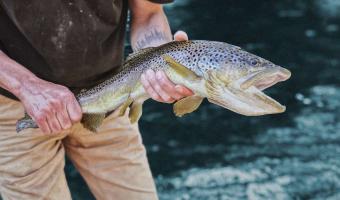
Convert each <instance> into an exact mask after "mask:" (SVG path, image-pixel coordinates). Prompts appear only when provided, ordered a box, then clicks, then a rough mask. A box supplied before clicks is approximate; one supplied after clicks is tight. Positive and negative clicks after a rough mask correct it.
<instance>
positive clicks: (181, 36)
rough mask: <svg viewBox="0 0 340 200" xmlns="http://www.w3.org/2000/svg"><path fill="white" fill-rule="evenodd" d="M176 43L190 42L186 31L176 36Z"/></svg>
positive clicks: (178, 32)
mask: <svg viewBox="0 0 340 200" xmlns="http://www.w3.org/2000/svg"><path fill="white" fill-rule="evenodd" d="M174 40H175V41H186V40H189V38H188V35H187V33H186V32H184V31H177V32H176V33H175V35H174Z"/></svg>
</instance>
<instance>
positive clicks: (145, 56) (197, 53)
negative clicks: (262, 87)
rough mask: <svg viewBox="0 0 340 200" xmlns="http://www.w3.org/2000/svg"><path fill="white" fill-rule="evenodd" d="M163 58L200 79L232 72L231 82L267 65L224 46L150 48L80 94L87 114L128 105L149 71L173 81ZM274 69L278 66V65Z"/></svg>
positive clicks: (175, 44) (205, 43)
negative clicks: (210, 73) (211, 73)
mask: <svg viewBox="0 0 340 200" xmlns="http://www.w3.org/2000/svg"><path fill="white" fill-rule="evenodd" d="M163 55H168V56H170V57H172V58H173V59H174V60H176V61H177V62H179V63H181V64H182V65H184V66H186V67H187V68H188V69H190V70H191V71H193V72H195V73H196V74H197V75H198V76H201V77H206V78H208V74H207V72H208V71H209V70H218V69H220V68H222V67H226V68H227V69H223V70H229V71H230V73H228V74H227V75H228V79H229V80H230V81H232V80H233V79H236V78H238V77H239V73H242V71H248V70H249V68H251V69H252V68H254V66H250V67H249V63H250V62H252V60H259V61H258V62H260V60H261V61H265V60H264V59H262V58H260V57H258V56H255V55H252V54H249V53H248V52H245V51H243V50H241V48H239V47H237V46H234V45H231V44H228V43H223V42H214V41H205V40H194V41H182V42H170V43H167V44H165V45H162V46H159V47H155V48H148V49H146V50H144V51H142V52H140V53H139V54H138V55H136V56H132V58H130V59H128V60H127V61H126V62H125V64H124V66H123V70H122V71H121V72H120V73H118V74H117V75H115V76H113V77H112V78H111V79H108V80H107V81H105V82H103V83H102V84H99V85H98V86H96V87H94V88H92V89H90V90H88V91H85V92H83V93H81V94H79V95H78V100H79V102H80V104H81V105H82V108H83V110H84V112H88V113H103V112H108V111H110V110H114V109H116V108H117V107H119V105H120V104H121V103H123V102H124V101H126V99H127V98H128V97H129V94H130V93H132V92H133V90H136V89H140V90H141V88H139V85H140V76H141V74H142V73H143V72H145V71H146V70H147V69H153V70H156V71H157V70H164V71H166V72H168V73H167V75H168V76H169V77H170V78H171V77H173V76H172V74H171V72H170V71H169V70H168V68H169V65H168V64H167V63H166V61H165V60H164V59H162V56H163ZM252 57H253V58H252ZM268 63H270V62H268ZM272 65H273V66H274V64H272ZM228 68H229V69H228ZM251 69H250V70H251ZM172 81H173V82H175V83H182V82H183V81H180V80H177V79H176V78H173V80H172ZM141 93H143V91H141ZM117 96H119V97H120V98H118V99H117V102H116V103H113V101H112V97H115V98H117ZM145 96H147V95H146V94H144V93H143V94H139V96H138V97H135V98H141V97H145ZM105 97H107V98H105ZM106 99H107V100H106Z"/></svg>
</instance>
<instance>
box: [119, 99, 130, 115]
mask: <svg viewBox="0 0 340 200" xmlns="http://www.w3.org/2000/svg"><path fill="white" fill-rule="evenodd" d="M132 101H133V100H132V99H131V98H128V100H126V101H125V103H124V104H123V105H121V106H120V108H119V117H121V116H123V115H124V114H125V112H126V109H127V108H128V107H129V106H130V105H131V103H132Z"/></svg>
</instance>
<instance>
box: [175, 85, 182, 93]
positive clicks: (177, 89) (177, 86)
mask: <svg viewBox="0 0 340 200" xmlns="http://www.w3.org/2000/svg"><path fill="white" fill-rule="evenodd" d="M175 90H176V91H177V92H179V93H182V92H183V90H182V88H181V86H179V85H176V86H175Z"/></svg>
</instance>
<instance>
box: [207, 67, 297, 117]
mask: <svg viewBox="0 0 340 200" xmlns="http://www.w3.org/2000/svg"><path fill="white" fill-rule="evenodd" d="M290 76H291V73H290V71H288V70H287V69H284V68H282V67H275V68H271V69H265V70H262V71H260V72H256V73H253V74H251V75H249V76H247V77H244V78H242V79H240V80H239V81H237V82H236V83H235V84H233V85H231V86H227V87H221V88H219V90H220V91H219V92H216V93H218V94H219V95H218V96H216V97H212V98H208V100H209V101H210V102H212V103H214V104H217V105H219V106H222V107H224V108H227V109H229V110H232V111H234V112H236V113H239V114H242V115H246V116H259V115H266V114H275V113H282V112H284V111H285V110H286V107H285V106H283V105H281V104H280V103H279V102H277V101H276V100H274V99H273V98H271V97H269V96H268V95H266V94H265V93H264V92H263V90H264V89H266V88H269V87H271V86H273V85H275V84H276V83H278V82H281V81H285V80H287V79H289V78H290Z"/></svg>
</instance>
